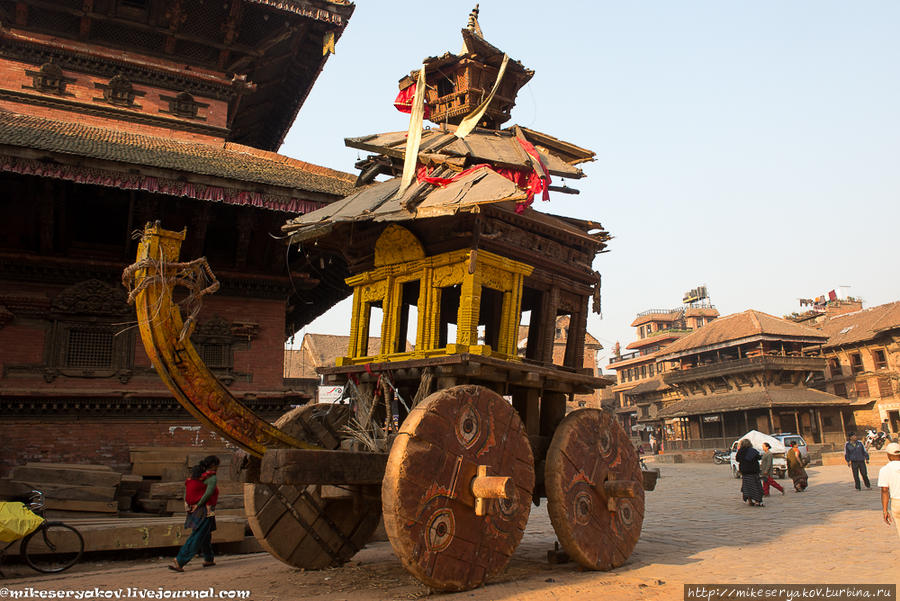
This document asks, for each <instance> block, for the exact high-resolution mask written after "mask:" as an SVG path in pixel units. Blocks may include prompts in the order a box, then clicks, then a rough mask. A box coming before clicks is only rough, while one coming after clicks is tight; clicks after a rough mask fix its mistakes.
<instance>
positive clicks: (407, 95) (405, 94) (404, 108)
mask: <svg viewBox="0 0 900 601" xmlns="http://www.w3.org/2000/svg"><path fill="white" fill-rule="evenodd" d="M415 97H416V84H413V85H411V86H407V87H405V88H403V89H402V90H400V93H399V94H397V98H395V99H394V107H396V109H397V110H398V111H400V112H401V113H411V112H412V103H413V99H414V98H415ZM429 117H431V107H430V106H428V103H427V102H426V103H425V118H426V119H428V118H429Z"/></svg>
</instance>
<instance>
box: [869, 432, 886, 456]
mask: <svg viewBox="0 0 900 601" xmlns="http://www.w3.org/2000/svg"><path fill="white" fill-rule="evenodd" d="M888 442H889V440H888V436H887V434H885V433H884V432H876V431H875V430H872V429H868V430H866V441H865V446H866V450H868V449H869V447H872V446H874V447H875V448H876V449H877V450H879V451H880V450H881V447H883V446H884V445H885V444H887V443H888Z"/></svg>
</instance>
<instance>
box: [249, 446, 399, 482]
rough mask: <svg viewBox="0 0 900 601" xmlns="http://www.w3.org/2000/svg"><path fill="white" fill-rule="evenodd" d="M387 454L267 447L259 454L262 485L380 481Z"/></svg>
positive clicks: (382, 476)
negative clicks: (263, 452)
mask: <svg viewBox="0 0 900 601" xmlns="http://www.w3.org/2000/svg"><path fill="white" fill-rule="evenodd" d="M387 457H388V456H387V453H367V452H356V451H337V450H336V451H331V450H313V449H270V450H269V451H267V452H266V454H265V455H263V458H262V466H261V467H260V473H259V481H260V483H262V484H295V485H297V484H302V485H306V486H309V485H313V484H347V485H352V484H381V481H382V479H383V478H384V470H385V466H386V465H387Z"/></svg>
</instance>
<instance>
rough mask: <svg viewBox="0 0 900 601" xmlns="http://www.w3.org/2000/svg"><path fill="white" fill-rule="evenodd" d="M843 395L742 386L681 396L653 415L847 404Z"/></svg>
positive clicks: (811, 390) (805, 390)
mask: <svg viewBox="0 0 900 601" xmlns="http://www.w3.org/2000/svg"><path fill="white" fill-rule="evenodd" d="M849 404H850V401H848V400H847V399H845V398H841V397H839V396H835V395H833V394H829V393H827V392H822V391H821V390H813V389H811V388H776V387H765V388H762V389H760V388H757V387H754V388H745V389H744V390H741V391H740V392H726V393H721V394H716V393H714V394H708V395H697V396H691V397H685V398H684V399H682V400H680V401H677V402H675V403H672V404H671V405H667V406H665V407H663V409H662V410H661V411H660V412H659V414H658V415H657V417H658V418H660V419H668V418H672V417H684V416H688V415H705V414H708V413H722V412H725V413H727V412H729V411H744V410H748V409H764V408H770V407H771V408H777V407H822V406H847V405H849Z"/></svg>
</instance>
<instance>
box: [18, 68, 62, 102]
mask: <svg viewBox="0 0 900 601" xmlns="http://www.w3.org/2000/svg"><path fill="white" fill-rule="evenodd" d="M25 75H27V76H29V77H30V78H31V86H30V87H31V88H32V89H35V90H38V91H39V92H43V93H45V94H56V95H58V96H72V94H69V93H67V92H66V85H68V84H70V83H73V82H74V81H75V80H74V79H73V78H71V77H66V76H65V75H63V71H62V69H61V68H60V67H59V65H56V64H54V63H52V62H50V63H44V64H43V65H41V67H40V69H38V70H37V71H32V70H30V69H26V70H25ZM22 87H24V88H28V87H29V86H22Z"/></svg>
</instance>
